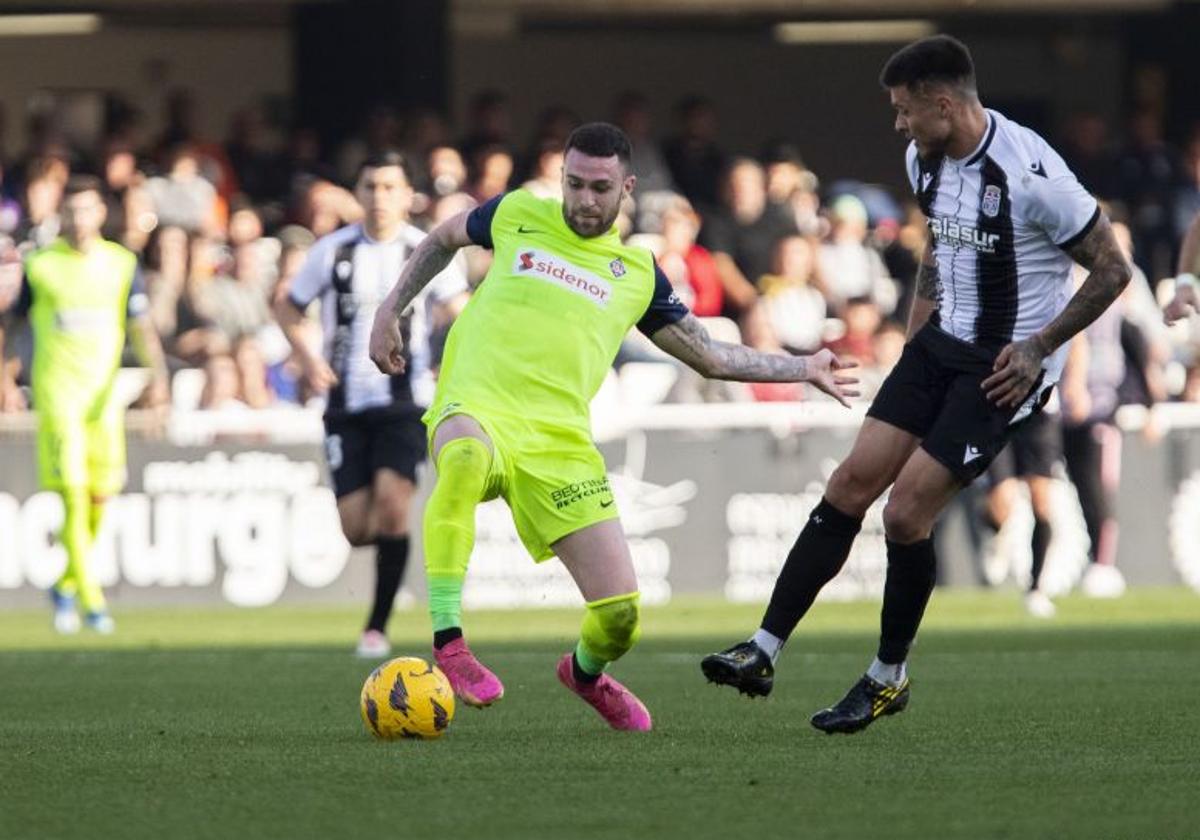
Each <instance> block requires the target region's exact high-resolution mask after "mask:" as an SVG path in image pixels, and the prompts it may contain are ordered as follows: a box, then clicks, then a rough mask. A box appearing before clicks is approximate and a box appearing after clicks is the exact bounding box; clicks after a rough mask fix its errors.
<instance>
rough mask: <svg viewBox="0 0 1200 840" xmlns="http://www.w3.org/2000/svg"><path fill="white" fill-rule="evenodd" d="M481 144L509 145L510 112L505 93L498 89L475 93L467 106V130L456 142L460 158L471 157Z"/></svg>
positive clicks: (509, 146)
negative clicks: (460, 139)
mask: <svg viewBox="0 0 1200 840" xmlns="http://www.w3.org/2000/svg"><path fill="white" fill-rule="evenodd" d="M485 146H499V147H501V148H502V149H510V148H511V147H512V115H511V113H510V112H509V107H508V97H507V96H505V95H504V94H503V93H501V92H500V91H498V90H484V91H480V92H479V93H477V94H475V96H474V97H473V98H472V99H471V105H470V107H469V109H468V110H467V134H466V136H465V137H464V138H463V139H462V142H460V143H459V144H458V150H459V151H460V152H462V156H463V159H464V160H468V161H473V160H475V158H476V155H477V154H478V152H479V150H480V149H482V148H483V147H485Z"/></svg>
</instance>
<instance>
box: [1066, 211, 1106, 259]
mask: <svg viewBox="0 0 1200 840" xmlns="http://www.w3.org/2000/svg"><path fill="white" fill-rule="evenodd" d="M1098 221H1100V205H1099V204H1097V205H1096V210H1095V212H1093V213H1092V217H1091V218H1090V219H1088V220H1087V224H1085V225H1084V226H1083V229H1082V230H1080V231H1079V233H1077V234H1075V235H1074V236H1072V237H1071V238H1070V239H1068V240H1067V241H1066V242H1060V243H1059V244H1058V247H1059V248H1061V249H1062V250H1064V251H1069V250H1071V249H1072V248H1074V247H1075V246H1076V245H1078V244H1079V243H1080V242H1082V241H1083V238H1084V237H1085V236H1087V235H1088V234H1089V233H1091V232H1092V228H1094V227H1095V226H1096V222H1098Z"/></svg>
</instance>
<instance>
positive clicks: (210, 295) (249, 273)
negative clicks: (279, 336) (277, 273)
mask: <svg viewBox="0 0 1200 840" xmlns="http://www.w3.org/2000/svg"><path fill="white" fill-rule="evenodd" d="M273 280H274V277H273V274H272V273H271V272H269V271H268V270H267V267H266V265H265V262H264V259H263V253H262V249H261V248H260V247H259V243H258V241H257V240H256V241H252V242H244V243H242V244H240V245H237V246H235V247H234V248H233V254H232V265H231V266H230V265H229V264H228V261H226V262H225V263H224V264H222V266H221V270H219V271H218V273H217V275H216V276H215V277H214V278H213V279H212V281H211V282H209V284H208V285H207V288H206V290H205V303H206V307H205V308H206V310H207V312H208V314H209V315H210V316H211V317H212V319H213V321H214V322H215V324H216V326H217V329H219V330H220V331H221V333H222V334H223V335H224V336H225V340H226V341H228V342H229V344H230V346H233V345H234V344H235V343H236V342H237V340H238V339H240V338H241V337H242V336H244V335H255V334H256V333H257V332H258V331H259V330H260V329H262V328H263V327H264V326H266V325H267V324H268V323H270V322H271V320H272V317H271V310H270V307H269V305H268V301H269V300H270V295H271V287H272V286H273V285H274V283H273Z"/></svg>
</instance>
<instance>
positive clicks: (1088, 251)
mask: <svg viewBox="0 0 1200 840" xmlns="http://www.w3.org/2000/svg"><path fill="white" fill-rule="evenodd" d="M1068 253H1069V254H1070V255H1071V257H1072V258H1073V259H1074V260H1075V262H1077V263H1079V264H1080V265H1082V266H1083V267H1084V268H1086V269H1088V276H1087V279H1086V280H1084V281H1083V285H1082V286H1080V287H1079V290H1078V291H1077V292H1075V296H1074V297H1072V298H1071V300H1070V301H1069V302H1068V303H1067V307H1066V309H1064V310H1063V311H1062V312H1061V313H1060V314H1059V316H1058V317H1057V318H1055V319H1054V320H1053V321H1051V322H1050V323H1049V324H1048V325H1046V327H1045V328H1043V329H1042V331H1041V332H1040V333H1038V334H1037V335H1035V336H1033V338H1034V340H1036V341H1037V343H1038V345H1039V347H1040V349H1041V350H1042V351H1043V352H1044V353H1046V354H1047V355H1049V354H1050V353H1053V352H1054V351H1055V350H1056V349H1058V348H1059V347H1060V346H1062V345H1063V344H1064V343H1065V342H1067V341H1070V339H1071V337H1072V336H1074V335H1075V334H1076V333H1079V332H1081V331H1083V330H1085V329H1087V326H1088V325H1089V324H1090V323H1092V321H1095V320H1096V319H1097V318H1099V317H1100V315H1101V314H1102V313H1103V312H1104V310H1106V309H1108V307H1109V306H1111V305H1112V303H1113V301H1115V300H1116V299H1117V298H1118V297H1119V296H1120V294H1121V291H1122V290H1123V289H1124V288H1125V286H1126V284H1128V283H1129V278H1130V277H1131V276H1132V272H1131V270H1130V268H1129V262H1128V261H1127V260H1126V259H1125V255H1124V254H1122V253H1121V249H1120V247H1119V246H1118V245H1117V240H1116V238H1115V237H1114V236H1113V232H1112V225H1110V224H1109V222H1108V218H1107V217H1106V216H1103V215H1101V216H1100V218H1099V219H1098V220H1097V221H1096V225H1095V227H1093V228H1092V230H1091V232H1090V233H1088V235H1087V236H1085V237H1084V238H1083V240H1082V241H1081V242H1080V243H1079V244H1078V245H1075V246H1074V247H1073V248H1071V249H1070V250H1069V251H1068Z"/></svg>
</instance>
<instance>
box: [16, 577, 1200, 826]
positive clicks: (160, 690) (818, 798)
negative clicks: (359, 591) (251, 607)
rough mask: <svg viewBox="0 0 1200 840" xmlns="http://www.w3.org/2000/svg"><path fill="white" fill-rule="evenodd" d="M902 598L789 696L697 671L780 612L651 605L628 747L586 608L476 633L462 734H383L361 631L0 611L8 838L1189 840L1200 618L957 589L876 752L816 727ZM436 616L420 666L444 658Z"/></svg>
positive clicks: (498, 619)
mask: <svg viewBox="0 0 1200 840" xmlns="http://www.w3.org/2000/svg"><path fill="white" fill-rule="evenodd" d="M877 610H878V608H877V605H876V604H872V603H863V604H822V605H818V607H817V608H816V609H815V610H814V611H813V613H812V614H811V615H810V616H809V618H808V620H806V621H805V623H804V624H803V625H802V626H801V629H800V631H799V632H798V634H797V635H796V636H795V637H794V638H793V640H792V642H791V644H790V645H789V647H788V650H787V651H786V652H785V654H784V658H783V660H782V662H781V669H780V673H779V676H778V678H777V680H776V685H775V692H774V694H773V695H772V696H771V697H770V698H769V699H767V700H765V701H764V700H749V699H746V698H744V697H741V696H739V695H738V694H737V693H736V692H734V691H732V690H730V689H728V688H720V689H719V688H716V687H714V686H709V685H707V684H706V683H705V682H704V680H703V678H702V677H701V675H700V672H699V668H698V660H699V658H700V656H701V655H702V654H704V653H706V652H709V651H711V650H714V649H716V648H718V647H724V646H726V645H728V644H730V643H732V642H733V641H736V640H738V639H740V638H744V637H745V636H746V635H747V634H748V633H749V632H750V630H751V629H752V628H753V626H754V624H755V622H756V619H757V618H758V615H759V609H758V608H757V607H740V606H730V605H725V604H720V603H716V602H713V601H696V600H687V599H680V600H679V601H678V602H677V603H675V604H672V605H671V606H669V607H666V608H651V609H647V610H646V611H645V622H644V628H645V629H644V635H643V638H642V642H641V644H640V645H639V646H638V648H637V649H636V650H635V651H634V652H633V653H632V654H631V655H630V656H629V657H628V658H627V659H626V660H625V661H623V662H621V663H619V665H618V666H617V668H616V669H615V674H616V675H617V676H618V677H619V678H621V679H622V680H624V681H625V682H626V683H627V684H628V685H630V686H631V687H632V688H634V689H635V690H636V691H637V692H638V693H639V695H640V696H641V697H642V698H643V699H644V700H645V702H646V704H647V706H648V707H649V708H650V710H651V712H652V713H653V715H654V720H655V731H654V732H652V733H649V734H644V735H640V734H626V733H615V732H611V731H609V730H607V729H606V728H605V727H604V726H603V724H602V723H601V721H600V720H599V718H598V717H596V716H595V714H594V713H593V712H592V711H591V710H590V709H588V708H586V707H585V706H584V705H583V704H582V703H581V702H580V701H578V700H577V699H575V698H574V697H572V696H570V695H568V694H567V693H566V692H565V691H564V690H563V689H562V688H561V687H560V686H559V685H558V683H557V682H556V681H555V678H554V673H553V668H554V663H555V660H556V657H557V656H558V655H559V654H561V653H562V652H563V651H566V650H568V649H569V647H570V645H571V644H572V642H573V639H574V636H575V631H576V628H577V624H578V620H579V617H580V616H579V613H578V612H577V611H573V610H553V611H533V612H521V613H498V612H493V613H479V614H475V615H468V617H467V618H468V622H467V624H468V631H469V634H470V638H471V639H472V642H473V646H474V647H475V649H476V651H477V652H478V653H479V654H480V656H481V658H483V659H484V661H486V662H487V663H488V664H489V665H490V666H491V667H493V668H494V669H495V670H496V671H497V673H498V674H499V675H500V676H501V678H502V679H504V681H505V684H506V687H507V694H506V696H505V698H504V700H503V701H502V702H501V703H500V704H498V705H497V706H496V707H494V708H491V709H487V710H482V711H478V710H474V709H470V708H466V707H463V706H461V705H460V707H459V709H458V712H457V715H456V717H455V720H454V722H453V724H452V725H451V727H450V729H449V731H448V732H447V734H446V737H444V738H443V739H442V740H441V741H437V742H407V741H404V742H392V743H382V742H377V741H375V740H373V739H372V738H370V737H369V735H368V734H367V732H366V730H365V728H364V727H363V725H362V722H361V720H360V719H359V713H358V705H357V700H358V691H359V687H360V686H361V684H362V681H363V679H364V678H365V676H366V674H367V673H368V671H370V669H371V667H372V663H366V662H363V661H361V660H356V659H355V658H354V657H353V656H352V655H351V654H350V653H349V652H348V651H349V648H350V647H351V645H352V643H353V640H354V638H355V636H356V631H357V628H358V621H359V619H360V618H361V615H360V611H359V610H349V609H341V608H339V609H318V608H304V609H301V608H289V609H284V608H276V609H268V610H261V611H253V612H249V611H237V610H233V609H195V608H181V609H176V610H170V611H167V610H156V611H150V610H132V609H130V610H126V611H122V612H118V613H117V617H118V622H119V630H118V634H117V635H115V636H113V637H111V638H98V637H95V636H90V635H87V634H84V635H81V636H79V637H76V638H73V639H61V638H58V637H56V636H54V635H53V634H52V633H51V631H50V630H49V614H48V610H47V611H46V612H41V611H38V612H32V611H10V612H6V613H4V614H0V838H5V839H6V840H22V839H23V838H89V840H100V839H101V838H121V840H135V839H136V838H155V840H159V839H160V838H174V839H175V840H180V839H181V838H222V839H223V840H224V838H241V837H254V838H309V837H312V838H341V837H346V838H414V839H415V838H434V839H435V840H442V838H445V840H451V838H488V840H492V838H542V837H545V838H575V837H579V838H589V837H597V838H599V837H605V838H608V837H612V838H642V837H646V838H660V837H661V838H675V837H679V838H687V839H688V840H698V839H699V838H708V837H713V838H718V837H719V838H730V839H731V840H743V838H753V839H754V840H758V838H785V837H786V838H790V837H806V838H807V837H811V838H825V837H829V838H856V839H857V838H866V837H886V838H889V840H892V838H908V837H912V838H951V837H962V838H992V837H995V838H1001V837H1007V838H1022V839H1024V838H1041V837H1045V838H1068V837H1078V838H1088V840H1092V839H1093V838H1183V837H1195V836H1198V835H1200V829H1198V828H1197V823H1196V820H1195V814H1194V810H1195V802H1196V801H1197V800H1196V796H1197V791H1198V790H1200V702H1197V697H1200V597H1198V596H1197V595H1196V594H1195V593H1192V592H1188V591H1185V590H1142V591H1135V592H1132V593H1130V594H1129V595H1128V596H1127V597H1125V598H1124V599H1121V600H1119V601H1112V602H1096V601H1087V600H1084V599H1076V598H1072V599H1066V600H1064V601H1063V602H1062V603H1061V605H1060V618H1059V619H1058V620H1056V621H1054V622H1051V623H1041V622H1035V621H1034V620H1032V619H1029V618H1026V617H1025V616H1024V615H1023V613H1022V612H1021V609H1020V604H1019V598H1018V596H1017V595H1016V593H1014V592H1007V593H967V592H938V593H936V594H935V596H934V599H933V603H932V604H931V606H930V610H929V614H928V616H927V618H926V622H925V627H924V628H923V630H922V635H921V638H920V640H919V644H918V646H917V649H916V650H915V651H914V654H913V658H912V664H911V674H912V678H913V700H912V703H911V705H910V706H909V709H908V711H906V712H905V713H904V714H901V715H898V716H896V717H894V718H888V719H885V720H883V721H880V722H878V723H877V724H876V725H874V726H872V727H871V728H870V729H869V730H867V731H866V732H863V733H860V734H858V735H854V736H826V735H823V734H821V733H819V732H817V731H816V730H814V729H812V728H811V727H810V726H809V724H808V717H809V715H810V714H811V713H812V712H813V711H815V710H817V709H819V708H821V707H823V706H825V705H828V704H829V703H831V702H833V701H834V700H836V699H838V697H840V696H841V694H842V693H843V692H844V691H845V689H846V688H848V687H849V686H850V684H851V683H852V682H853V681H854V680H855V679H856V678H857V677H858V675H859V674H860V673H861V672H862V670H863V668H864V667H865V665H866V664H867V662H868V661H869V658H870V656H871V654H872V652H873V650H874V640H875V636H876V632H877V630H876V622H877ZM426 628H427V623H426V620H425V618H424V616H423V615H422V614H421V613H420V612H419V611H413V610H409V611H405V612H403V613H400V614H398V615H397V616H396V618H395V619H394V620H393V628H392V630H393V637H394V639H395V641H396V653H397V654H413V655H418V656H423V657H426V658H428V656H429V654H428V643H427V637H426Z"/></svg>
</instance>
